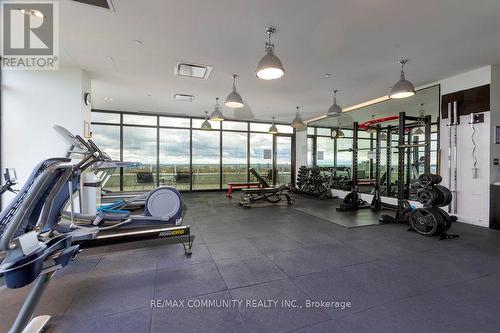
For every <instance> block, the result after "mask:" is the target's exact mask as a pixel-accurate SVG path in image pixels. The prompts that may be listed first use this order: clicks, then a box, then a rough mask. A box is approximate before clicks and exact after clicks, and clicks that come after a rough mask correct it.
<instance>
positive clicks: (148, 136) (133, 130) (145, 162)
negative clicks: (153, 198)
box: [123, 126, 157, 191]
mask: <svg viewBox="0 0 500 333" xmlns="http://www.w3.org/2000/svg"><path fill="white" fill-rule="evenodd" d="M123 160H124V161H127V162H136V163H140V165H137V166H134V167H130V168H124V169H123V190H124V191H138V190H150V189H152V188H155V187H156V183H157V181H156V179H157V178H156V128H149V127H131V126H123Z"/></svg>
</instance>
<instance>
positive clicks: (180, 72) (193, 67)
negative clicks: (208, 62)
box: [175, 62, 212, 80]
mask: <svg viewBox="0 0 500 333" xmlns="http://www.w3.org/2000/svg"><path fill="white" fill-rule="evenodd" d="M211 72H212V67H210V66H205V65H200V64H190V63H186V62H177V63H176V64H175V75H177V76H182V77H189V78H194V79H202V80H207V79H208V77H209V76H210V73H211Z"/></svg>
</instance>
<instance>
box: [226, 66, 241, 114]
mask: <svg viewBox="0 0 500 333" xmlns="http://www.w3.org/2000/svg"><path fill="white" fill-rule="evenodd" d="M237 77H238V75H237V74H233V91H231V93H230V94H229V95H227V98H226V103H224V104H225V105H226V106H227V107H228V108H233V109H237V108H242V107H244V106H245V104H243V99H242V98H241V95H240V94H238V92H237V91H236V78H237Z"/></svg>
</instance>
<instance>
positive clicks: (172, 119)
mask: <svg viewBox="0 0 500 333" xmlns="http://www.w3.org/2000/svg"><path fill="white" fill-rule="evenodd" d="M202 122H203V119H202V118H191V117H176V116H161V115H149V114H147V115H146V114H144V115H143V114H136V113H127V112H107V111H93V112H92V131H93V139H94V141H95V142H96V143H97V144H98V145H99V146H100V147H101V148H102V149H103V150H104V151H105V152H107V153H108V155H110V157H111V158H113V159H115V160H122V161H128V162H135V163H136V164H135V165H133V166H130V167H125V168H122V170H119V169H116V170H113V171H111V172H110V173H111V175H107V179H108V182H107V185H106V188H109V189H110V190H119V189H122V190H149V189H151V188H154V187H156V186H173V187H176V188H177V189H179V190H209V189H224V188H227V186H228V184H229V183H232V182H246V181H248V179H249V178H248V177H249V176H248V168H249V167H250V166H252V167H255V168H256V169H257V171H258V172H259V173H260V174H261V175H263V176H264V178H266V179H268V181H269V183H273V182H274V183H278V184H280V183H289V182H291V181H292V178H293V167H292V166H293V163H294V162H293V160H292V156H293V147H292V139H293V133H294V132H293V129H292V128H291V127H290V126H288V125H283V124H277V127H278V131H279V134H278V135H275V136H273V135H271V134H269V133H267V132H268V130H269V127H270V125H271V124H269V123H260V122H248V121H232V120H228V121H223V122H212V121H211V122H210V124H211V126H212V129H211V130H202V129H201V124H202ZM273 167H274V175H273V172H272V170H273Z"/></svg>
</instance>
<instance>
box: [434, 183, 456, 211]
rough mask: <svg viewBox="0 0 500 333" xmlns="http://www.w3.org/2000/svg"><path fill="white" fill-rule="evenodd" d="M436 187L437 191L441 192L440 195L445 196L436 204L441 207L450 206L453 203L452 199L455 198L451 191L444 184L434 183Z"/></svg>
mask: <svg viewBox="0 0 500 333" xmlns="http://www.w3.org/2000/svg"><path fill="white" fill-rule="evenodd" d="M434 188H435V189H436V191H437V192H440V197H442V198H443V199H442V200H440V202H439V204H436V206H439V207H443V206H448V205H449V204H450V203H451V200H452V199H453V195H452V194H451V191H450V190H449V189H448V188H446V187H444V186H442V185H434Z"/></svg>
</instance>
